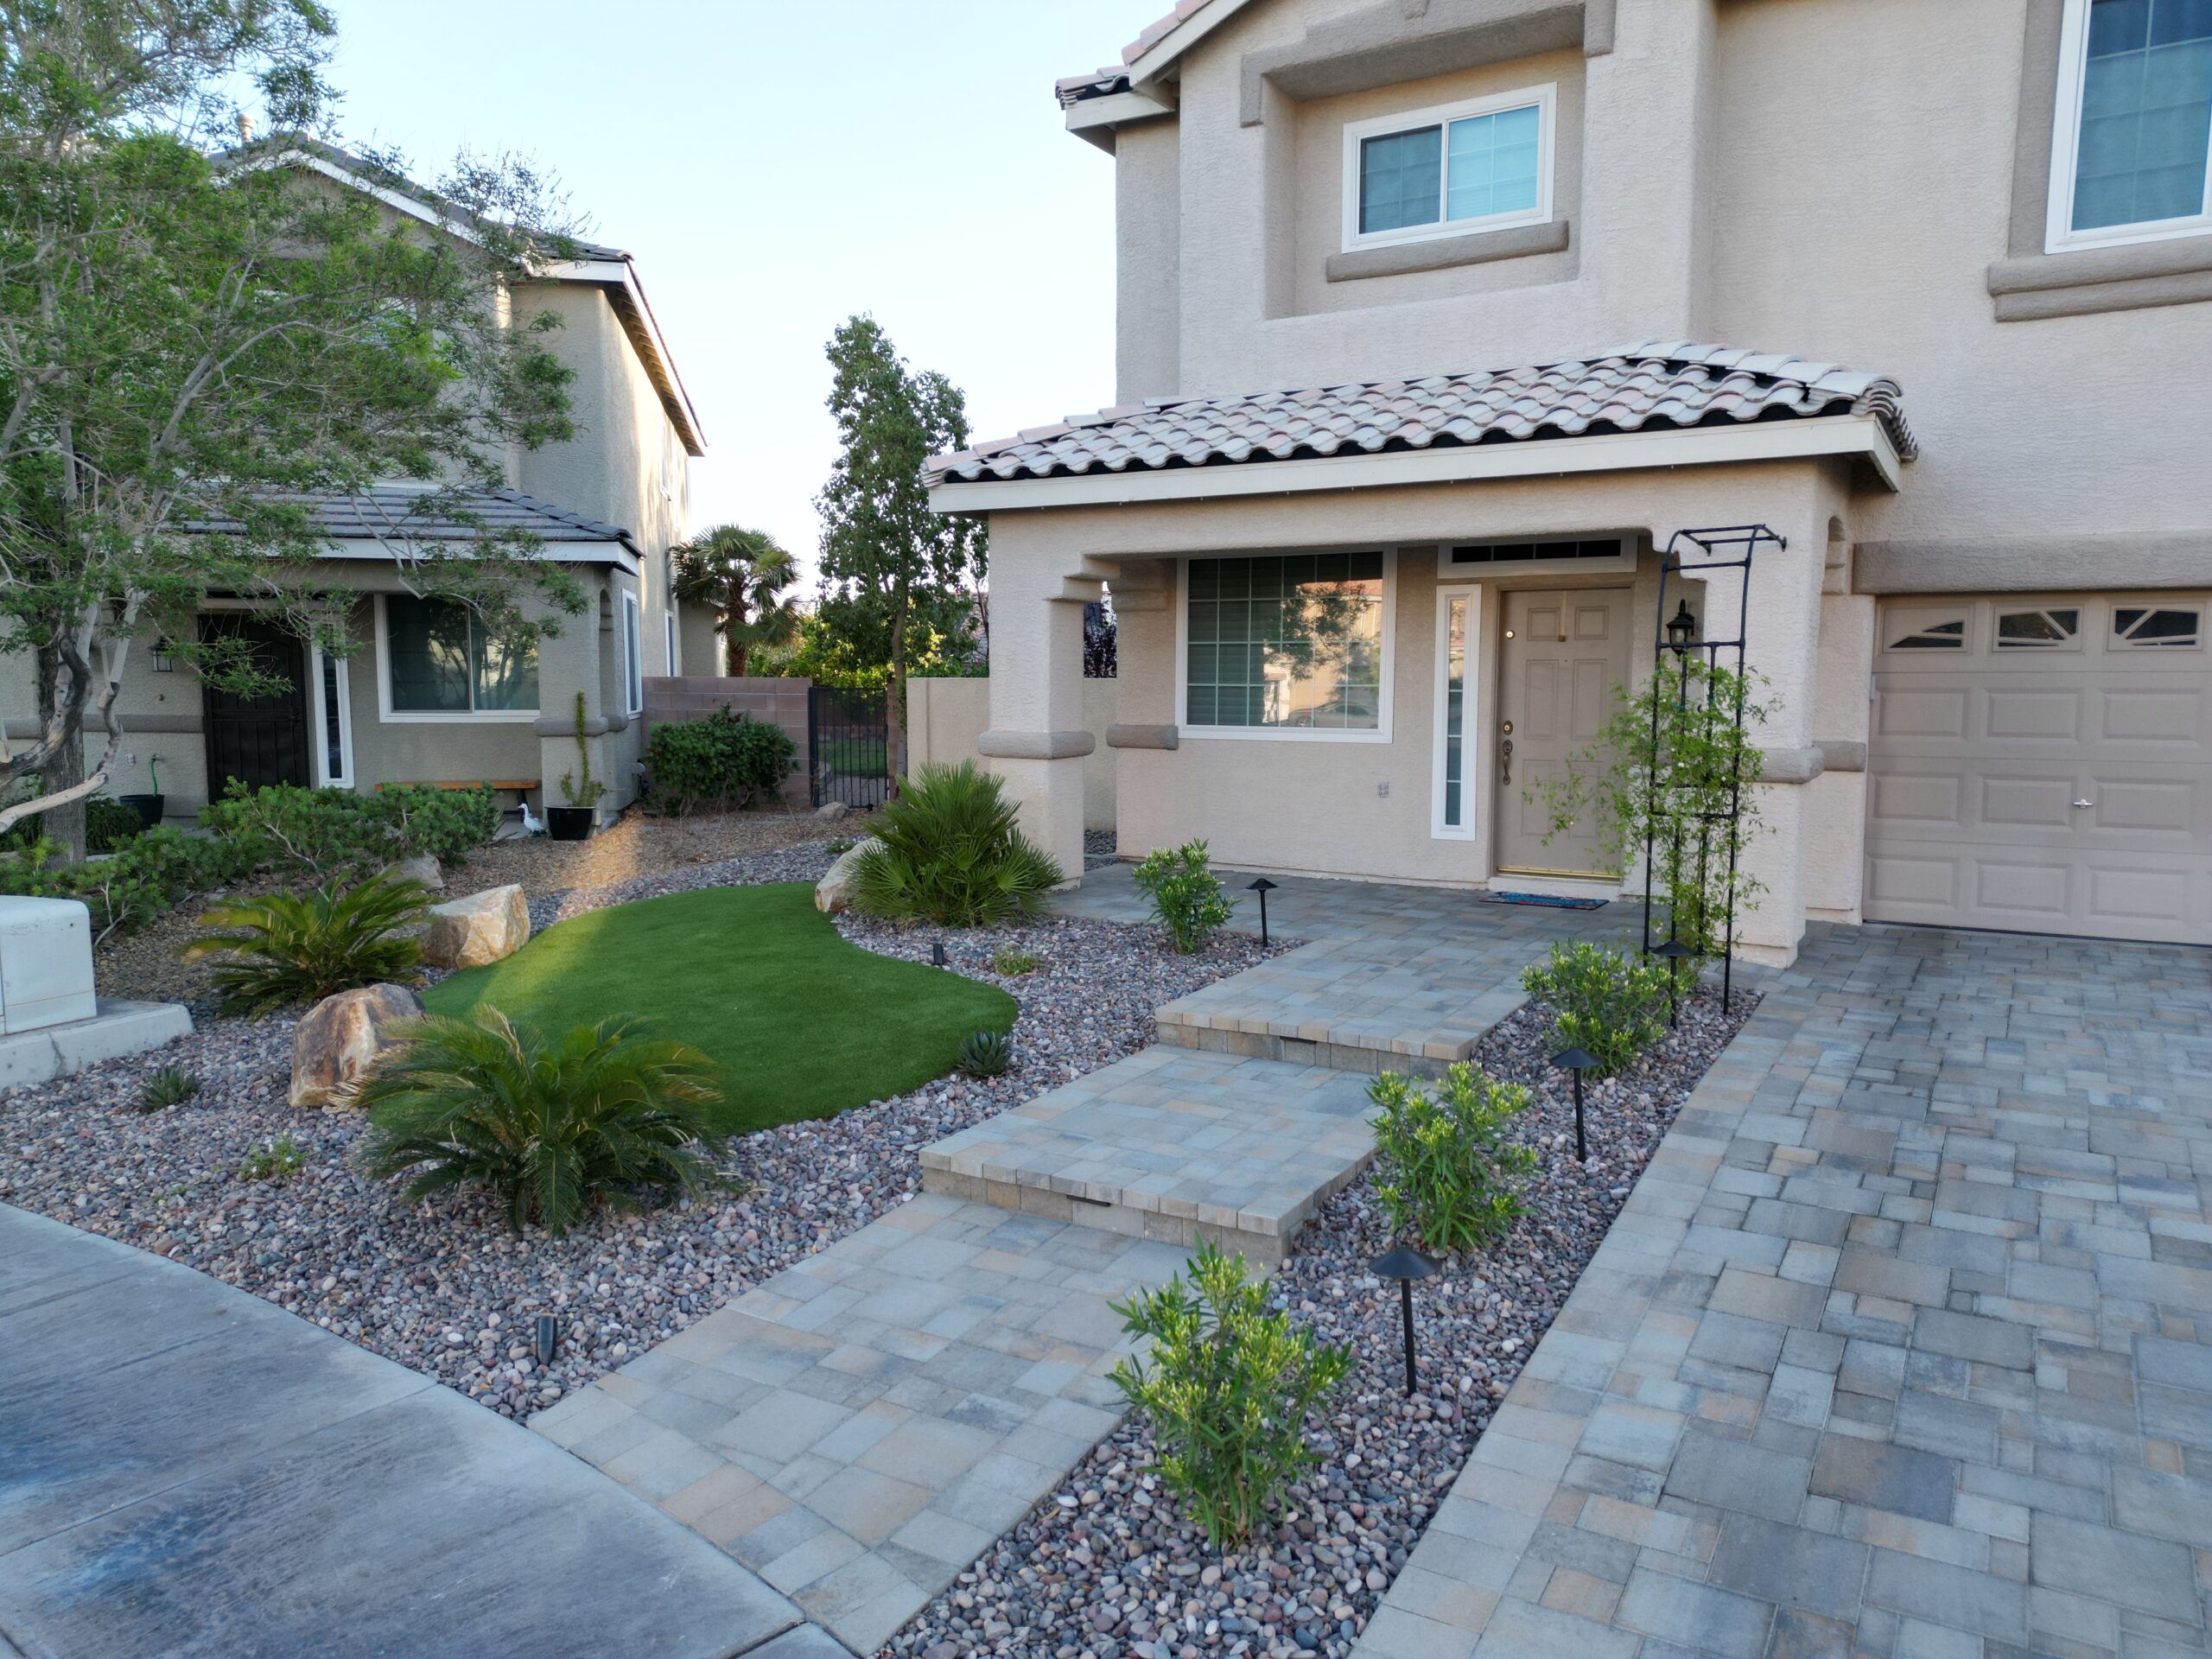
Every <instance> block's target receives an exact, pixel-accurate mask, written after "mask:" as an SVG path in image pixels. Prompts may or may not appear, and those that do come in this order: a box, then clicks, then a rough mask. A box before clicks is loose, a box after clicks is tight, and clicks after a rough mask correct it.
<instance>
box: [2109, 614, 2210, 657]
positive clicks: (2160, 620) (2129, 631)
mask: <svg viewBox="0 0 2212 1659" xmlns="http://www.w3.org/2000/svg"><path fill="white" fill-rule="evenodd" d="M2203 620H2204V613H2202V611H2196V610H2182V609H2178V608H2172V607H2164V608H2160V609H2158V610H2151V609H2147V608H2143V607H2130V606H2115V607H2113V613H2112V637H2113V644H2114V645H2119V646H2121V647H2123V648H2127V649H2135V648H2140V647H2146V646H2159V645H2165V646H2174V645H2181V646H2190V645H2196V644H2197V643H2198V641H2200V640H2201V639H2202V638H2203Z"/></svg>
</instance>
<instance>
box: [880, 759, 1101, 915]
mask: <svg viewBox="0 0 2212 1659" xmlns="http://www.w3.org/2000/svg"><path fill="white" fill-rule="evenodd" d="M871 833H872V834H873V835H874V837H875V840H876V842H877V844H876V845H874V846H872V847H869V848H868V849H866V850H864V851H863V852H862V853H861V855H860V856H859V857H858V858H857V859H855V861H854V863H853V902H854V904H855V906H856V907H858V908H859V909H860V910H861V911H862V912H866V913H867V914H868V915H871V916H918V917H921V918H925V919H926V920H929V921H932V922H938V923H942V924H945V925H950V926H954V927H988V926H992V925H995V924H997V923H1000V922H1003V921H1007V920H1010V919H1012V918H1015V917H1018V916H1027V915H1029V914H1030V913H1032V912H1034V911H1035V910H1036V908H1037V906H1038V904H1039V901H1040V900H1041V899H1043V898H1044V896H1045V895H1046V893H1050V892H1051V891H1052V888H1053V887H1056V886H1058V884H1059V880H1060V871H1059V867H1058V865H1056V864H1054V863H1053V862H1052V860H1051V858H1049V857H1048V856H1046V854H1045V853H1044V852H1043V851H1042V850H1041V849H1039V847H1038V846H1037V844H1036V843H1035V842H1032V841H1030V840H1029V839H1028V838H1027V837H1026V836H1023V835H1022V833H1021V831H1020V829H1019V828H1018V827H1017V822H1016V814H1015V811H1014V804H1013V803H1012V802H1011V801H1009V800H1007V798H1006V797H1005V794H1004V793H1003V791H1002V790H1001V785H1000V783H999V780H998V779H997V778H996V777H995V776H994V775H993V774H992V773H990V772H985V771H983V770H982V768H981V767H979V766H976V763H975V762H974V761H972V760H967V761H963V762H962V763H961V764H960V765H959V766H924V767H923V768H922V770H921V772H920V773H919V775H918V776H917V777H915V778H914V779H912V780H910V781H909V782H908V783H907V785H906V787H905V789H904V790H903V791H901V792H900V793H899V797H898V798H896V799H895V800H893V801H892V802H891V803H890V804H888V805H887V806H885V807H884V808H883V810H881V811H880V812H878V813H877V814H876V816H875V822H874V824H873V825H872V826H871Z"/></svg>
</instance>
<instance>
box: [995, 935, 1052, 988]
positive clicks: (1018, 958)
mask: <svg viewBox="0 0 2212 1659" xmlns="http://www.w3.org/2000/svg"><path fill="white" fill-rule="evenodd" d="M1044 965H1045V964H1044V963H1043V961H1042V960H1041V959H1040V958H1039V957H1038V955H1037V953H1036V952H1035V951H1033V950H1016V949H1014V946H1012V945H1010V944H1009V945H1006V946H1003V947H1002V948H1001V949H999V950H995V951H993V952H992V953H991V971H992V972H993V973H995V974H1001V975H1003V976H1005V977H1007V978H1008V979H1020V977H1021V976H1023V975H1024V974H1033V973H1035V972H1036V971H1037V970H1038V969H1039V968H1041V967H1043V966H1044Z"/></svg>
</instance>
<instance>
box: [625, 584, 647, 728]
mask: <svg viewBox="0 0 2212 1659" xmlns="http://www.w3.org/2000/svg"><path fill="white" fill-rule="evenodd" d="M622 706H623V708H624V709H626V711H627V712H628V713H629V714H630V715H632V716H635V715H642V714H644V713H645V611H644V607H642V606H640V605H639V603H638V596H637V594H633V593H631V592H630V591H629V590H628V589H624V590H623V594H622Z"/></svg>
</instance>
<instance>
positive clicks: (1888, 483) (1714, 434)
mask: <svg viewBox="0 0 2212 1659" xmlns="http://www.w3.org/2000/svg"><path fill="white" fill-rule="evenodd" d="M1823 456H1846V457H1858V458H1863V459H1864V460H1865V461H1866V462H1867V464H1868V465H1869V467H1871V468H1872V471H1873V473H1874V474H1875V476H1876V477H1877V478H1878V479H1879V480H1881V483H1882V485H1883V486H1884V487H1885V488H1886V489H1888V490H1891V491H1893V492H1894V491H1896V490H1898V489H1900V488H1902V487H1903V483H1904V471H1903V469H1904V461H1903V460H1902V458H1901V457H1900V456H1899V454H1898V452H1897V445H1896V443H1895V442H1893V441H1892V439H1891V435H1890V433H1889V429H1888V428H1887V427H1886V425H1885V423H1884V422H1883V421H1882V419H1881V417H1880V416H1877V415H1871V414H1848V415H1819V416H1796V417H1793V418H1791V419H1789V420H1779V421H1754V422H1747V423H1744V424H1741V425H1735V426H1697V427H1672V428H1668V429H1664V430H1658V431H1642V432H1609V433H1599V434H1595V435H1583V436H1580V437H1560V438H1522V439H1516V440H1515V441H1513V442H1507V443H1477V444H1437V445H1433V446H1432V447H1431V448H1426V449H1405V450H1395V451H1389V452H1385V453H1383V454H1357V455H1326V456H1319V455H1317V456H1311V457H1306V458H1303V459H1300V460H1294V461H1222V462H1217V463H1215V464H1213V465H1211V466H1205V467H1129V468H1128V469H1126V470H1124V471H1122V472H1118V473H1116V472H1109V471H1105V470H1103V469H1102V470H1098V471H1094V472H1089V473H1080V474H1063V475H1059V476H1055V477H1050V478H1014V479H988V480H966V479H959V480H946V481H944V482H943V483H940V484H938V485H935V486H932V487H931V490H930V506H931V510H932V511H933V512H940V513H952V514H982V513H990V512H1014V511H1019V510H1022V509H1028V508H1050V507H1078V506H1124V505H1142V504H1147V503H1152V502H1160V501H1193V500H1210V499H1225V498H1231V497H1237V496H1254V495H1288V494H1297V493H1304V492H1307V491H1318V490H1358V489H1382V488H1388V487H1390V486H1396V485H1408V484H1459V483H1473V482H1479V481H1483V480H1491V479H1501V478H1535V477H1544V476H1567V475H1571V474H1584V473H1604V472H1628V471H1634V470H1637V469H1640V468H1645V467H1694V466H1720V465H1726V464H1728V463H1731V462H1741V461H1790V460H1812V459H1818V458H1820V457H1823Z"/></svg>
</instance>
